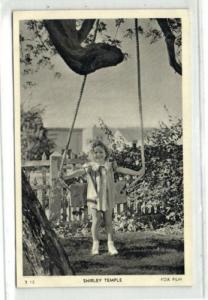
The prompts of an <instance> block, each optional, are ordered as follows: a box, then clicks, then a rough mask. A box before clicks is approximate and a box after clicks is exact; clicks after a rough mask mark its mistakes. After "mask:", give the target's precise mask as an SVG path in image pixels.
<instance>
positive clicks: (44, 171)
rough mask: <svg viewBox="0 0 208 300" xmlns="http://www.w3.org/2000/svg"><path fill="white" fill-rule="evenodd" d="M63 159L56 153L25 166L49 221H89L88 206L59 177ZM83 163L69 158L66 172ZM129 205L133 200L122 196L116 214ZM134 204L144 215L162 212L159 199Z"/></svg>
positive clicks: (24, 164)
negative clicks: (157, 200)
mask: <svg viewBox="0 0 208 300" xmlns="http://www.w3.org/2000/svg"><path fill="white" fill-rule="evenodd" d="M61 159H62V156H61V154H60V153H58V152H54V153H53V154H52V155H51V156H50V159H49V160H46V159H45V155H43V157H42V160H40V161H26V162H23V163H22V167H23V168H24V170H25V174H26V176H27V178H28V180H29V182H30V185H31V187H32V189H33V190H34V192H35V194H36V196H37V198H38V200H39V201H40V203H41V204H42V207H43V209H44V211H45V213H46V215H47V217H48V219H49V220H51V221H52V222H54V223H55V224H59V223H60V222H70V221H75V220H77V221H78V220H79V221H80V220H85V219H86V218H87V217H88V209H87V206H86V205H84V204H83V203H77V202H76V201H72V198H73V197H72V194H71V193H70V192H69V190H68V189H66V188H64V187H63V185H62V184H61V183H60V180H59V178H58V174H59V168H60V164H61ZM83 163H84V161H83V160H81V159H76V158H74V159H67V160H66V163H65V165H64V171H65V173H66V174H70V172H71V171H72V170H74V169H76V168H79V167H80V166H81V165H82V164H83ZM130 202H131V201H130ZM76 203H77V204H76ZM85 204H86V203H85ZM128 206H129V207H131V206H132V203H128V202H127V201H125V197H122V196H121V197H118V199H117V203H116V206H115V209H114V213H115V215H119V214H121V213H122V212H123V211H125V210H126V208H127V207H128ZM133 206H134V212H137V213H139V214H140V215H146V214H147V215H148V214H152V213H153V214H157V213H158V203H156V202H154V203H145V201H144V202H143V203H142V204H141V203H139V202H138V201H137V200H134V201H133ZM159 210H160V209H159Z"/></svg>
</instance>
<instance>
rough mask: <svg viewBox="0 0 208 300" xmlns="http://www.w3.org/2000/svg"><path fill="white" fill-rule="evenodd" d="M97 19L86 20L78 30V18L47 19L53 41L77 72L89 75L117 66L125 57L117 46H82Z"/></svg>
mask: <svg viewBox="0 0 208 300" xmlns="http://www.w3.org/2000/svg"><path fill="white" fill-rule="evenodd" d="M94 21H95V20H85V21H84V22H83V24H82V27H81V29H80V30H76V20H45V21H44V24H45V27H46V29H47V30H48V32H49V35H50V38H51V41H52V42H53V44H54V46H55V48H56V50H57V51H58V53H59V54H60V56H61V57H62V58H63V60H64V61H65V62H66V64H67V65H68V66H69V67H70V68H71V69H72V70H73V71H74V72H76V73H78V74H80V75H87V74H90V73H92V72H95V71H96V70H98V69H101V68H105V67H110V66H115V65H117V64H119V63H121V62H122V61H123V59H124V54H123V53H122V52H121V50H120V49H118V48H117V47H115V46H111V45H109V44H106V43H92V44H90V45H88V46H86V47H82V46H81V43H82V42H83V41H84V40H85V39H86V37H87V35H88V34H89V32H90V30H91V29H92V27H93V24H94Z"/></svg>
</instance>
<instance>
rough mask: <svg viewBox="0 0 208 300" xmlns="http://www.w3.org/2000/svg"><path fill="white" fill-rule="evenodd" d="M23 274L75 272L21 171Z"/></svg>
mask: <svg viewBox="0 0 208 300" xmlns="http://www.w3.org/2000/svg"><path fill="white" fill-rule="evenodd" d="M22 215H23V269H24V270H23V274H24V275H25V276H29V275H39V276H40V275H42V276H43V275H75V273H74V271H73V268H72V266H71V265H70V262H69V259H68V256H67V254H66V252H65V250H64V248H63V246H62V244H61V243H60V241H59V239H58V237H57V235H56V233H55V232H54V230H53V229H52V228H51V225H50V222H49V221H48V219H47V217H46V215H45V212H44V211H43V208H42V206H41V204H40V202H39V201H38V199H37V198H36V195H35V193H34V192H33V190H32V189H31V187H30V184H29V183H28V181H27V179H26V176H25V174H24V172H22Z"/></svg>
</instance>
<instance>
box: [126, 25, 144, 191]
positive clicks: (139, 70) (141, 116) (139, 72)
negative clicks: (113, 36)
mask: <svg viewBox="0 0 208 300" xmlns="http://www.w3.org/2000/svg"><path fill="white" fill-rule="evenodd" d="M135 35H136V52H137V84H138V100H139V121H140V128H141V158H142V168H143V169H144V168H145V157H144V125H143V114H142V112H143V109H142V93H141V68H140V50H139V34H138V20H137V19H135ZM138 181H139V179H136V180H135V181H133V182H132V183H131V184H130V186H129V187H128V191H130V190H132V189H133V187H134V186H135V185H136V184H137V182H138Z"/></svg>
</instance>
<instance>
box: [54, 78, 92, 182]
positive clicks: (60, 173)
mask: <svg viewBox="0 0 208 300" xmlns="http://www.w3.org/2000/svg"><path fill="white" fill-rule="evenodd" d="M86 79H87V75H84V79H83V82H82V85H81V90H80V94H79V99H78V102H77V105H76V109H75V115H74V119H73V121H72V125H71V128H70V130H69V136H68V141H67V144H66V147H65V150H64V153H63V156H62V160H61V165H60V170H59V177H61V175H62V171H63V166H64V162H65V159H66V153H67V150H68V148H69V145H70V142H71V137H72V132H73V129H74V125H75V121H76V118H77V114H78V111H79V106H80V103H81V100H82V95H83V92H84V87H85V83H86Z"/></svg>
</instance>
